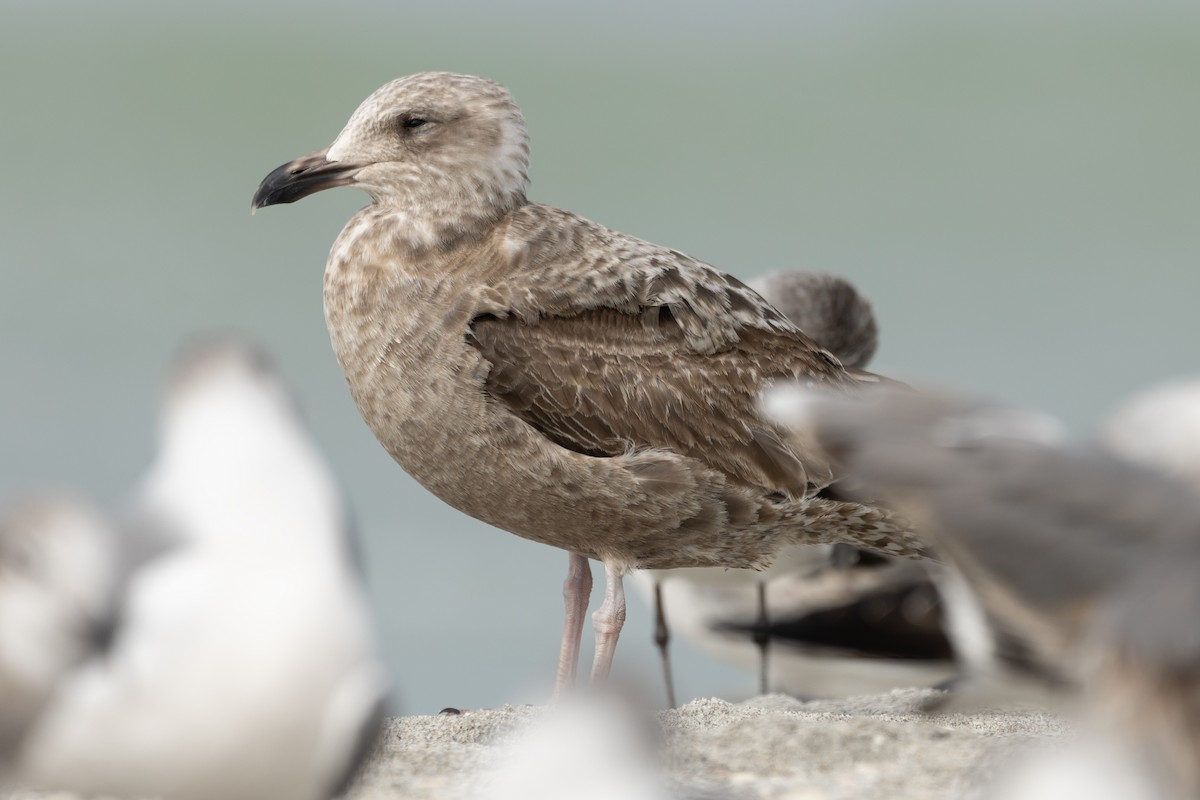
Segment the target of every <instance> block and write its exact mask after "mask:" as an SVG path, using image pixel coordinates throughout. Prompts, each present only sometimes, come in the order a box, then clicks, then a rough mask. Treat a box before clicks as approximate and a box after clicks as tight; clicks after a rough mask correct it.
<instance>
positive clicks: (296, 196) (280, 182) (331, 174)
mask: <svg viewBox="0 0 1200 800" xmlns="http://www.w3.org/2000/svg"><path fill="white" fill-rule="evenodd" d="M356 169H357V167H356V166H355V165H352V164H342V163H338V162H330V161H327V160H326V159H325V152H324V151H323V150H322V151H319V152H317V153H313V154H312V155H308V156H304V157H303V158H298V159H296V160H295V161H289V162H288V163H286V164H281V165H280V166H278V167H276V168H275V169H273V170H271V172H270V173H268V174H267V176H266V177H265V178H263V179H262V183H260V184H259V185H258V189H257V190H256V191H255V192H254V197H253V199H251V201H250V212H251V213H254V212H255V211H257V210H258V209H260V208H265V207H266V206H273V205H277V204H280V203H294V202H296V201H297V200H300V199H302V198H305V197H307V196H308V195H310V194H313V193H315V192H320V191H323V190H325V189H332V188H333V187H335V186H345V185H347V184H349V183H351V182H352V180H353V178H352V175H353V173H354V171H355V170H356Z"/></svg>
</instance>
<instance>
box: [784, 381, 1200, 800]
mask: <svg viewBox="0 0 1200 800" xmlns="http://www.w3.org/2000/svg"><path fill="white" fill-rule="evenodd" d="M799 416H800V417H805V416H806V417H807V418H808V423H807V424H808V425H810V426H811V430H813V432H814V434H815V436H816V438H817V440H818V441H819V442H820V443H821V445H822V446H824V447H825V448H826V449H827V452H829V453H830V455H831V457H832V458H833V460H834V461H835V462H836V463H839V464H842V465H843V466H844V467H845V468H846V469H847V471H848V472H849V474H850V475H852V476H853V477H854V478H855V479H856V480H858V481H859V482H860V483H859V486H860V490H861V491H863V492H866V493H870V494H871V495H872V496H874V497H885V498H887V499H888V500H889V501H891V502H893V503H895V504H896V505H897V507H899V508H901V509H903V510H904V512H905V513H906V514H908V515H910V517H911V518H912V519H913V520H914V522H915V523H916V524H918V525H919V526H920V528H919V530H921V531H922V532H923V533H924V534H926V535H928V536H929V537H930V539H931V543H932V544H933V545H934V547H935V549H936V552H937V554H938V556H939V558H941V559H944V560H945V562H946V563H947V565H948V566H949V567H950V570H949V573H950V575H951V576H953V578H954V580H953V582H952V585H953V586H954V587H956V588H955V589H953V590H952V593H953V594H957V595H958V597H957V598H956V597H953V596H952V597H950V598H949V601H950V602H949V611H950V612H951V630H952V632H955V633H956V638H955V641H956V644H958V645H960V646H961V650H960V652H961V653H962V654H963V656H964V658H965V659H966V660H967V661H968V662H969V664H970V665H972V666H974V667H975V668H976V669H978V670H982V671H985V672H991V673H993V674H995V673H997V672H1003V673H1006V674H1008V673H1015V674H1021V675H1025V676H1029V677H1032V678H1034V679H1036V680H1038V681H1040V682H1042V683H1043V684H1046V685H1049V686H1051V687H1054V688H1056V689H1059V690H1062V691H1065V692H1068V693H1070V694H1071V695H1073V696H1076V697H1078V698H1079V700H1080V702H1081V703H1082V706H1083V709H1082V710H1083V713H1084V715H1085V717H1084V718H1085V719H1086V720H1087V721H1088V723H1089V726H1090V729H1091V730H1093V731H1095V732H1096V733H1097V734H1098V735H1100V736H1102V737H1103V738H1105V739H1107V740H1110V741H1112V742H1114V743H1115V744H1116V746H1117V747H1118V748H1119V750H1120V752H1121V753H1122V754H1123V756H1124V757H1125V758H1126V759H1127V761H1128V763H1129V765H1131V768H1132V771H1133V774H1134V776H1135V777H1136V778H1137V780H1135V781H1133V783H1136V784H1143V785H1144V784H1150V785H1153V786H1154V790H1153V792H1154V793H1153V795H1152V796H1155V797H1161V798H1183V797H1196V796H1200V760H1198V759H1197V758H1196V754H1197V753H1198V752H1200V632H1198V629H1197V626H1196V619H1197V618H1200V581H1197V580H1196V575H1197V574H1200V492H1198V491H1197V490H1196V488H1195V487H1194V486H1192V485H1189V484H1185V483H1180V482H1178V481H1177V480H1175V479H1174V478H1172V477H1171V476H1169V475H1167V474H1165V473H1164V472H1161V471H1158V470H1155V469H1153V468H1151V467H1147V466H1142V465H1138V464H1134V463H1132V462H1130V461H1126V460H1125V459H1123V458H1121V457H1119V456H1117V455H1114V454H1113V453H1111V452H1107V451H1105V450H1103V449H1101V448H1100V447H1098V446H1095V445H1092V446H1086V447H1085V446H1071V445H1067V444H1063V443H1049V442H1047V441H1046V440H1045V438H1044V437H1039V436H1037V435H1034V436H1029V435H1028V434H1029V433H1031V432H1034V433H1036V432H1037V431H1038V430H1039V429H1041V430H1044V429H1045V426H1043V425H1041V424H1038V423H1037V422H1036V417H1028V416H1026V417H1025V418H1026V419H1032V420H1034V421H1035V422H1034V424H1032V425H1022V424H1019V423H1020V420H1021V419H1022V415H1021V414H1020V413H1019V412H1014V411H1011V410H1006V409H997V408H994V407H988V406H986V405H984V404H980V403H974V402H968V401H961V400H956V399H952V398H946V397H929V396H926V397H920V396H918V395H914V394H910V395H906V396H900V395H897V394H893V393H881V395H880V396H879V397H876V398H871V399H870V400H868V401H861V402H846V401H839V400H834V399H828V398H827V399H820V400H817V401H811V402H809V403H808V404H807V408H805V409H803V410H802V413H801V414H800V415H799ZM1039 438H1040V439H1041V440H1040V441H1039V440H1038V439H1039ZM1192 444H1194V442H1192ZM1193 452H1200V451H1197V450H1196V449H1194V448H1193ZM962 609H972V613H971V614H969V615H964V614H962V613H961V611H962ZM971 616H973V617H974V619H973V620H972V619H969V617H971Z"/></svg>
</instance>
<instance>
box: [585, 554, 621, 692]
mask: <svg viewBox="0 0 1200 800" xmlns="http://www.w3.org/2000/svg"><path fill="white" fill-rule="evenodd" d="M623 578H624V573H622V572H621V571H619V570H617V569H616V568H614V567H612V566H610V565H608V564H605V565H604V583H605V586H604V604H603V605H601V606H600V608H598V609H596V613H594V614H592V625H593V626H595V628H596V660H595V661H593V662H592V683H593V684H598V683H604V682H605V681H606V680H608V673H609V671H610V670H611V669H612V660H613V654H614V653H616V652H617V639H618V638H619V637H620V636H621V626H623V625H624V624H625V587H624V586H623V585H622V583H621V581H622V579H623Z"/></svg>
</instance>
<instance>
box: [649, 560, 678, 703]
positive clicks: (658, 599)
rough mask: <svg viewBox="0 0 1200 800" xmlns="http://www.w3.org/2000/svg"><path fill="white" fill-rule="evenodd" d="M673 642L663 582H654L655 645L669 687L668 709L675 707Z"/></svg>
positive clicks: (664, 679) (664, 678)
mask: <svg viewBox="0 0 1200 800" xmlns="http://www.w3.org/2000/svg"><path fill="white" fill-rule="evenodd" d="M670 642H671V631H670V630H668V628H667V616H666V613H665V610H664V607H663V598H662V580H661V579H659V580H655V581H654V643H655V644H656V645H658V654H659V656H661V658H662V668H663V681H664V682H665V683H666V686H667V707H668V708H674V707H675V680H674V678H673V676H672V675H671V653H670V651H669V650H668V649H667V645H668V644H669V643H670Z"/></svg>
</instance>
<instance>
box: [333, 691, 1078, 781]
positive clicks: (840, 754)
mask: <svg viewBox="0 0 1200 800" xmlns="http://www.w3.org/2000/svg"><path fill="white" fill-rule="evenodd" d="M930 697H931V693H930V692H929V691H927V690H916V689H912V690H897V691H894V692H892V693H889V694H886V695H879V696H870V697H861V698H854V699H851V700H838V701H815V702H801V701H799V700H795V699H793V698H790V697H784V696H780V695H770V696H766V697H760V698H756V699H753V700H749V701H746V702H743V703H738V704H732V703H727V702H725V701H723V700H714V699H709V700H696V701H694V702H692V703H689V704H688V705H686V706H684V707H683V708H681V709H678V710H675V711H664V712H659V713H657V715H655V716H654V717H653V718H651V717H650V716H649V714H647V716H646V717H645V720H646V721H649V722H651V723H652V724H650V725H647V726H645V727H646V728H648V729H650V730H651V731H652V733H651V735H650V736H649V737H648V738H647V740H646V744H645V745H644V746H643V745H641V744H638V745H637V748H636V749H637V750H638V751H639V752H641V753H642V754H643V755H645V754H646V753H650V754H652V755H650V756H647V757H646V762H647V763H648V764H649V763H651V762H652V764H653V766H652V768H651V769H649V770H646V771H645V772H647V773H650V774H653V775H654V780H655V782H656V783H657V784H658V785H659V786H662V787H666V791H665V792H662V793H657V794H656V793H653V792H650V793H646V794H643V795H639V796H645V797H676V798H734V799H738V800H740V799H741V798H771V799H772V800H774V798H796V799H797V800H799V799H800V798H804V799H805V800H810V799H812V800H815V799H816V798H876V797H887V798H895V799H897V800H898V799H899V798H971V797H980V796H982V792H983V789H984V788H985V787H986V786H987V785H988V784H989V783H990V782H991V781H992V780H993V778H994V777H995V776H996V775H997V774H998V773H1000V772H1003V771H1004V770H1005V765H1006V764H1007V763H1009V760H1010V759H1011V758H1012V757H1013V756H1014V754H1015V752H1016V751H1018V750H1021V749H1024V748H1028V747H1029V746H1030V745H1031V744H1036V743H1039V742H1042V743H1044V742H1046V740H1048V739H1055V738H1059V737H1062V736H1063V735H1064V733H1066V732H1067V726H1066V725H1065V724H1064V723H1063V722H1062V721H1061V720H1060V719H1059V718H1057V717H1055V716H1053V715H1050V714H1047V713H1043V712H1039V711H996V712H975V713H970V714H959V713H955V714H933V715H926V714H922V713H920V712H919V711H918V710H917V708H918V706H919V704H920V703H921V702H922V701H924V700H927V699H928V698H930ZM547 713H548V712H547V711H546V709H544V708H534V707H530V706H525V707H513V706H505V707H503V708H499V709H491V710H485V711H473V712H469V713H465V714H462V715H459V716H439V717H401V718H395V719H392V720H390V721H389V723H388V726H387V730H386V733H385V735H384V738H383V740H382V741H381V743H380V745H379V748H378V750H377V752H376V753H375V755H374V757H373V758H372V759H371V760H370V762H369V763H368V764H367V765H366V767H365V769H364V771H363V774H362V776H361V777H360V779H359V783H358V785H357V786H356V787H355V789H354V790H353V791H352V792H351V797H353V798H355V799H356V800H368V799H370V800H375V799H376V798H385V797H386V798H397V797H402V798H438V800H447V799H453V798H473V799H474V798H492V797H497V798H499V797H503V798H505V799H507V798H508V797H518V796H519V797H522V798H529V800H540V799H541V798H543V797H545V798H547V800H549V798H550V797H557V798H564V800H566V799H567V798H571V797H576V798H582V797H587V798H592V797H596V798H601V797H608V796H611V797H614V798H616V797H621V798H622V800H626V798H631V797H632V796H633V795H634V794H636V792H633V791H632V790H630V789H628V787H623V788H620V789H612V790H611V791H604V790H603V789H600V788H598V785H599V784H598V783H597V781H598V780H599V779H600V776H603V775H605V774H606V773H608V772H610V771H612V770H610V769H609V768H608V767H609V766H613V768H614V769H616V765H614V762H616V761H617V760H619V758H622V757H625V756H621V755H619V754H618V755H614V756H611V757H608V760H607V761H603V759H602V761H603V763H601V764H596V763H592V764H590V765H587V764H585V765H583V766H581V767H580V768H579V769H576V770H575V771H576V772H578V771H583V772H585V773H589V774H586V775H584V776H582V777H581V779H580V780H581V783H580V784H578V785H577V786H576V787H575V788H574V789H564V788H563V787H562V786H561V785H560V786H558V787H556V788H550V789H547V788H544V787H535V786H533V785H529V786H526V787H522V788H519V789H518V790H515V791H514V790H513V789H512V785H513V783H514V781H516V783H517V784H520V783H521V781H525V782H526V783H530V781H529V779H528V777H527V776H520V775H518V776H517V777H516V778H514V777H513V776H512V774H511V773H513V772H519V770H520V769H521V767H520V763H521V762H522V761H523V760H524V759H527V756H528V752H527V750H528V748H526V749H525V750H522V749H521V745H520V742H522V741H523V740H528V738H529V735H530V734H529V733H528V731H530V730H533V731H536V730H537V729H538V727H539V726H540V725H541V724H543V723H542V721H544V720H545V717H546V715H547ZM655 722H656V723H657V724H656V725H655V724H653V723H655ZM585 724H587V725H592V724H593V723H590V722H588V723H585ZM560 734H561V735H560ZM550 738H551V740H553V739H554V738H558V739H560V740H566V739H569V738H572V735H571V734H568V733H563V732H562V731H560V730H555V731H552V732H551V733H550ZM609 738H610V739H620V740H623V744H624V745H625V746H628V745H629V740H630V739H637V734H636V733H631V732H630V731H628V730H625V731H619V732H617V733H616V734H615V735H609ZM514 743H515V744H514ZM564 743H565V742H564V741H560V742H559V743H558V744H560V745H562V744H564ZM537 746H543V747H544V746H545V745H544V744H543V745H537ZM601 749H603V748H601ZM626 749H629V750H632V749H633V748H629V747H627V748H626ZM573 758H574V756H572V755H570V754H564V752H563V751H562V750H553V752H551V751H549V750H548V751H547V752H545V753H544V754H543V753H541V752H536V753H535V754H534V755H533V756H532V759H533V763H535V764H537V765H538V771H539V772H541V771H542V766H544V767H545V769H546V770H551V769H553V768H554V767H556V766H561V765H564V764H573V763H575V762H574V761H573V760H572V759H573ZM506 770H507V772H508V773H510V774H508V775H504V773H505V771H506ZM639 774H640V773H639ZM498 776H503V777H498ZM497 781H499V783H502V784H504V788H497Z"/></svg>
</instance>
